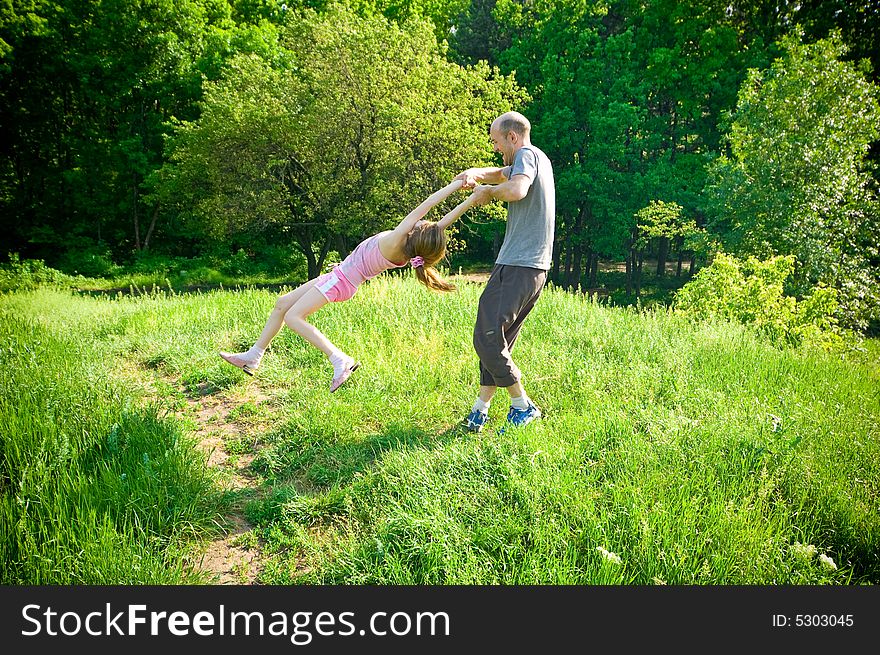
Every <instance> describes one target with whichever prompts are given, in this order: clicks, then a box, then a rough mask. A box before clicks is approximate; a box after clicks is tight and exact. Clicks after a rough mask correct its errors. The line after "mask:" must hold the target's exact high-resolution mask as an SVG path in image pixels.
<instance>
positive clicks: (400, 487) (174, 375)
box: [0, 275, 880, 584]
mask: <svg viewBox="0 0 880 655" xmlns="http://www.w3.org/2000/svg"><path fill="white" fill-rule="evenodd" d="M480 291H481V287H480V286H479V285H476V284H468V283H462V284H460V288H459V290H458V291H457V292H456V293H453V294H447V295H437V294H431V293H430V292H428V291H427V290H425V289H424V288H422V287H420V286H419V285H417V284H416V283H415V282H414V281H413V280H412V279H410V278H408V277H398V276H391V275H386V276H383V277H381V278H377V279H376V280H374V281H371V282H370V283H369V284H367V285H365V286H364V287H362V288H361V289H360V290H359V292H358V294H357V295H356V296H355V297H354V298H353V299H352V300H351V301H349V302H346V303H339V304H333V305H329V306H327V307H326V308H324V309H322V310H321V311H320V312H318V313H317V314H315V315H314V316H313V317H312V320H313V322H314V323H315V325H317V326H318V327H319V328H320V329H321V330H322V331H324V332H325V334H326V335H327V336H328V337H329V338H330V339H332V340H333V341H334V342H336V344H337V345H338V346H339V347H341V348H343V349H344V350H345V351H346V352H348V353H349V354H351V355H352V356H354V357H356V358H357V359H358V360H359V361H360V362H361V364H362V366H361V368H360V369H359V370H358V371H357V372H356V373H355V374H354V376H353V377H352V379H351V381H350V382H349V383H348V384H346V385H345V386H344V387H343V388H342V389H340V390H339V391H338V392H337V393H335V394H330V393H329V392H328V388H327V387H328V385H329V382H330V378H331V368H330V366H329V364H328V363H327V361H326V359H325V358H324V357H323V355H322V354H321V353H319V352H317V351H316V350H314V349H313V348H311V347H310V346H308V345H307V344H305V342H304V341H302V340H301V339H300V338H299V337H297V336H296V335H294V334H292V333H291V332H290V331H288V330H286V329H285V330H284V331H282V333H281V334H280V335H279V337H278V338H277V339H276V340H275V342H274V343H273V344H272V347H271V348H270V350H269V351H268V353H267V354H266V356H265V357H264V359H263V363H262V366H261V368H260V371H259V372H258V375H257V376H256V377H255V378H249V377H248V376H246V375H244V374H243V373H242V372H241V371H238V370H237V369H234V368H233V367H231V366H229V365H228V364H225V363H224V362H223V361H222V360H220V358H219V357H217V354H216V353H217V350H220V349H226V350H237V349H245V348H247V347H249V346H250V345H251V344H252V343H253V341H254V340H255V339H256V337H257V336H258V335H259V333H260V330H261V329H262V327H263V323H264V321H265V319H266V317H267V315H268V313H269V311H270V310H271V308H272V306H273V304H274V300H275V296H276V294H275V293H272V292H268V291H256V290H245V291H238V292H227V291H213V292H209V293H197V294H188V295H177V294H174V293H172V292H157V293H154V294H148V295H145V296H139V297H122V296H113V297H109V298H106V299H103V298H86V297H78V296H71V295H69V294H65V293H60V292H50V291H37V292H32V293H27V294H25V293H22V294H14V295H9V296H6V297H4V298H3V299H2V305H0V306H2V308H3V311H5V312H6V316H11V315H15V316H17V317H20V318H21V320H23V321H26V322H28V323H29V324H32V325H34V326H37V327H38V328H39V330H37V332H35V334H36V335H37V336H36V337H33V338H37V339H43V338H44V337H42V336H40V335H43V334H47V335H53V337H52V338H58V339H65V340H69V341H71V342H73V343H75V344H76V349H75V354H71V355H70V356H71V357H74V358H76V357H81V356H85V357H91V358H95V359H97V360H100V361H102V362H106V364H107V365H106V367H104V368H103V369H102V370H106V371H108V372H109V373H108V375H109V374H112V375H113V376H114V377H113V378H112V380H108V381H107V382H106V384H105V385H104V386H103V387H101V386H100V385H99V386H98V387H97V388H96V393H97V395H98V397H100V398H102V400H101V402H111V401H113V394H115V393H117V391H113V390H112V389H120V388H121V389H123V390H124V393H125V394H129V395H130V397H132V398H137V397H138V395H139V394H144V393H145V392H144V391H143V389H144V388H146V387H147V386H150V385H152V389H153V392H152V396H151V397H152V398H153V399H155V398H156V397H157V396H158V400H155V402H158V403H159V404H160V405H161V404H162V403H165V404H166V406H167V407H171V406H174V405H175V403H179V402H180V399H179V396H178V395H176V394H179V393H181V392H180V391H179V390H178V387H180V388H182V389H183V393H185V394H189V395H190V396H191V397H193V398H195V397H198V396H199V394H205V393H208V394H212V395H217V396H221V397H224V398H227V399H231V400H233V401H235V400H236V399H239V398H240V399H241V408H242V409H241V414H242V416H243V417H244V418H248V417H252V420H254V421H257V422H258V425H259V426H260V429H262V430H263V433H262V434H261V439H260V441H261V448H260V449H259V453H258V455H257V457H256V459H255V461H254V464H253V469H254V471H255V472H256V474H257V476H258V481H259V484H260V489H259V493H258V494H255V495H254V494H251V495H250V496H245V497H246V498H251V500H250V502H249V503H248V507H247V511H248V516H249V517H250V519H251V520H252V522H253V523H254V524H255V525H256V526H257V531H258V534H259V536H260V537H261V539H262V541H261V543H262V544H263V550H264V555H265V567H264V569H263V573H262V578H261V581H263V582H266V583H276V584H289V583H327V582H333V583H344V584H348V583H378V584H410V583H416V584H422V583H432V584H450V583H456V584H457V583H462V584H477V583H505V584H515V583H559V584H606V583H607V584H628V583H636V584H661V583H667V584H803V583H807V584H817V583H832V584H847V583H856V582H872V583H877V582H880V555H878V553H880V511H878V510H880V482H878V481H880V430H878V424H880V421H878V418H880V397H878V394H877V391H876V390H877V388H878V377H880V376H878V367H877V365H876V361H874V359H873V357H874V355H875V354H876V352H877V350H876V349H875V348H874V346H873V344H869V347H868V349H867V352H866V353H863V354H859V353H852V354H850V355H848V356H846V358H844V357H842V356H841V355H831V354H826V353H823V352H819V351H808V350H800V351H798V350H780V349H779V348H775V347H773V346H771V345H769V344H767V343H765V342H763V341H761V340H760V339H758V338H757V337H755V336H754V335H752V334H751V333H750V332H749V331H748V330H747V329H746V328H744V327H742V326H738V325H731V324H726V323H703V324H699V325H695V324H691V323H688V322H685V321H684V320H683V319H681V318H680V317H678V316H675V315H672V314H670V313H668V312H666V311H662V310H657V311H649V312H638V311H636V310H635V309H621V308H610V307H607V306H604V305H601V304H597V303H594V302H590V301H589V300H586V299H584V297H583V296H577V295H571V294H566V293H563V292H561V291H558V290H555V289H548V290H547V291H545V294H544V296H543V297H542V298H541V300H540V302H539V303H538V305H537V307H536V309H535V311H534V313H533V314H532V316H531V317H530V318H529V319H528V321H527V323H526V325H525V327H524V329H523V332H522V335H521V337H520V341H519V342H518V343H517V346H516V350H515V357H516V359H517V361H518V363H519V365H520V367H521V368H522V369H523V371H524V372H525V376H526V377H525V380H524V382H525V384H526V388H527V390H528V392H529V394H530V395H531V396H532V398H533V399H534V400H535V401H536V402H537V404H538V405H539V406H540V407H541V409H542V410H543V412H544V414H545V417H544V418H543V419H542V420H541V421H539V422H536V423H534V424H532V425H530V426H528V427H526V428H523V429H520V430H508V431H506V432H505V433H504V434H503V435H499V434H498V433H497V428H498V427H500V426H501V425H502V423H503V419H504V416H505V415H506V413H507V398H506V395H505V393H504V392H503V391H502V392H499V394H498V395H497V396H496V400H495V401H494V402H493V404H492V407H491V409H490V423H489V427H487V429H486V430H485V431H484V432H483V433H482V434H480V435H470V434H464V433H461V432H460V431H458V430H457V429H455V428H456V425H457V423H458V421H459V420H460V419H461V417H462V416H463V415H464V414H465V413H466V412H467V411H468V409H469V408H470V405H471V403H472V401H473V398H474V397H475V395H476V392H477V360H476V355H475V354H474V351H473V347H472V345H471V332H472V329H473V321H474V318H475V313H476V306H477V299H478V297H479V293H480ZM28 338H31V337H25V336H21V335H20V336H19V337H18V339H19V341H18V342H17V343H21V344H25V343H26V342H27V339H28ZM22 347H23V346H22ZM29 347H30V346H29ZM58 352H59V354H58V357H59V364H58V365H59V366H61V363H60V360H63V359H64V357H63V356H62V354H61V353H62V352H63V349H60V350H59V351H58ZM872 353H873V354H872ZM65 361H66V360H65ZM35 365H36V366H38V367H44V366H45V364H43V363H39V364H35ZM126 366H127V367H128V368H127V370H128V374H127V375H125V376H122V375H120V374H119V371H121V370H123V369H124V368H125V367H126ZM47 375H48V374H47ZM163 385H164V386H163ZM5 390H6V393H8V394H13V393H14V391H13V390H12V387H8V386H7V387H6V388H5ZM248 390H259V391H260V392H261V393H262V394H263V395H265V396H268V397H269V398H270V399H271V402H269V403H267V404H261V405H260V406H259V407H257V406H256V405H254V404H253V403H252V402H250V401H248V400H247V399H246V397H247V395H248ZM68 395H70V394H67V392H66V391H63V392H61V396H62V397H67V396H68ZM127 397H128V396H127ZM142 397H143V400H141V401H140V404H138V403H135V405H136V406H142V405H143V404H144V403H145V402H146V398H147V397H148V396H146V395H143V396H142ZM95 402H97V401H95ZM133 411H134V410H133ZM69 413H70V414H71V415H76V413H77V410H76V409H71V410H70V411H69ZM167 420H168V421H171V420H172V419H171V417H169V418H168V419H167ZM173 425H174V424H173V423H172V426H173ZM172 429H173V427H172ZM178 429H182V430H184V432H185V430H186V426H185V425H182V426H178ZM48 443H49V444H54V443H55V442H54V441H50V442H48ZM47 447H49V446H47ZM196 461H197V459H196V458H195V457H194V458H193V462H196ZM193 466H194V467H195V468H197V467H196V466H195V464H193ZM195 468H194V469H193V470H195ZM4 494H6V496H5V497H7V496H8V497H11V495H10V492H9V491H4ZM175 520H176V519H175ZM180 520H184V519H183V518H181V519H180ZM186 520H191V519H186ZM796 544H801V545H813V546H815V549H816V553H815V554H814V555H811V556H805V555H804V554H803V550H802V549H799V548H798V547H797V546H796ZM819 554H826V555H827V556H830V557H831V558H832V559H833V560H834V562H835V563H836V565H837V568H836V569H831V568H830V567H825V566H822V565H821V564H820V562H819V558H818V555H819ZM618 560H619V561H618ZM62 568H63V566H62Z"/></svg>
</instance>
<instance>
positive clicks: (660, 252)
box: [657, 237, 669, 277]
mask: <svg viewBox="0 0 880 655" xmlns="http://www.w3.org/2000/svg"><path fill="white" fill-rule="evenodd" d="M668 256H669V238H668V237H660V239H659V242H658V244H657V277H664V276H665V275H666V258H667V257H668Z"/></svg>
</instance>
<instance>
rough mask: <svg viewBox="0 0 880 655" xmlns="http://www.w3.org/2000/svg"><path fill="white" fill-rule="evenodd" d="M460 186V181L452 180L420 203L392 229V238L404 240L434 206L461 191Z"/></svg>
mask: <svg viewBox="0 0 880 655" xmlns="http://www.w3.org/2000/svg"><path fill="white" fill-rule="evenodd" d="M461 186H462V181H461V180H453V181H452V182H450V183H449V184H447V185H446V186H445V187H443V188H442V189H440V190H439V191H435V192H434V193H432V194H431V195H430V196H428V197H427V199H425V200H424V201H422V204H420V205H419V206H418V207H416V208H415V209H413V210H412V211H411V212H410V213H409V214H407V215H406V218H404V219H403V220H402V221H400V224H399V225H398V226H397V227H396V228H394V237H395V238H398V239H404V238H406V235H407V234H409V233H410V232H411V231H412V229H413V228H414V227H415V226H416V223H418V222H419V221H420V220H422V219H423V218H424V217H425V215H426V214H427V213H428V212H429V211H431V209H433V208H434V206H435V205H437V204H439V203H441V202H443V201H444V200H445V199H446V198H448V197H449V196H450V195H452V194H453V193H455V192H456V191H458V190H459V189H461ZM453 211H454V210H453Z"/></svg>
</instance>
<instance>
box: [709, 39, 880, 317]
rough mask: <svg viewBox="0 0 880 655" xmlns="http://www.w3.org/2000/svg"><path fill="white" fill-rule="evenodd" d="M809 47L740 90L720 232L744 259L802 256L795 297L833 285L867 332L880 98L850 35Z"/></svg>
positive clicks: (717, 179)
mask: <svg viewBox="0 0 880 655" xmlns="http://www.w3.org/2000/svg"><path fill="white" fill-rule="evenodd" d="M801 38H802V32H801V31H799V30H798V31H795V32H794V33H793V34H792V35H790V36H787V37H785V38H784V39H783V40H782V41H781V46H782V49H783V56H782V57H780V58H779V59H777V60H776V61H774V62H773V64H772V65H771V66H770V67H769V68H768V69H765V70H761V71H759V70H752V71H751V72H750V74H749V77H748V79H747V80H746V82H745V83H744V84H743V86H742V88H741V89H740V92H739V101H738V104H737V107H736V112H735V114H734V115H733V118H732V122H731V124H730V130H729V133H728V143H729V154H727V155H725V156H722V157H720V158H719V159H718V161H717V162H716V164H715V166H714V169H713V175H714V178H713V185H712V187H711V189H710V191H711V203H712V204H711V211H712V221H711V227H712V229H714V230H716V231H717V232H718V233H719V234H721V235H722V237H723V241H724V243H725V245H726V250H728V251H729V252H733V253H734V254H740V255H755V256H757V257H759V258H768V257H770V256H772V255H777V254H779V255H794V256H795V257H796V259H797V267H796V269H795V272H794V275H793V276H792V284H793V291H794V292H796V293H800V294H803V293H806V292H807V291H808V290H809V289H810V288H812V287H813V286H815V285H816V284H819V283H823V284H827V285H828V286H830V287H832V288H835V289H837V290H838V291H839V302H840V306H841V311H842V316H841V318H842V323H843V324H844V325H847V326H848V327H865V325H866V322H867V321H868V320H870V319H871V318H874V317H876V316H877V307H878V290H880V275H878V268H877V264H878V252H877V244H878V242H880V205H878V196H877V191H876V182H875V180H874V179H873V178H872V176H871V175H870V172H869V170H868V169H867V165H866V157H867V152H868V146H869V144H870V143H871V142H872V141H873V140H875V139H877V137H878V134H880V131H878V120H880V107H878V89H877V87H876V86H874V85H873V84H872V83H870V82H869V81H868V80H867V79H866V78H865V76H866V72H867V71H866V68H865V67H859V66H857V65H856V64H854V63H853V62H849V61H844V60H843V57H844V55H845V54H846V46H845V45H844V44H843V43H842V42H841V40H840V38H839V35H833V36H832V37H831V38H829V39H822V40H820V41H817V42H815V43H812V44H804V43H802V42H801Z"/></svg>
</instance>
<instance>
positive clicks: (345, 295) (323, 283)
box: [315, 268, 357, 302]
mask: <svg viewBox="0 0 880 655" xmlns="http://www.w3.org/2000/svg"><path fill="white" fill-rule="evenodd" d="M315 283H316V284H315V288H317V289H318V291H320V292H321V293H322V294H323V295H324V297H325V298H326V299H327V300H329V301H330V302H342V301H343V300H348V299H349V298H351V297H352V296H353V295H354V294H355V293H356V292H357V287H356V286H354V285H353V284H352V283H351V282H349V281H348V278H347V277H345V276H344V275H343V274H342V271H340V270H339V269H338V268H334V269H333V271H332V272H330V273H324V275H321V276H319V277H317V278H315Z"/></svg>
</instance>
